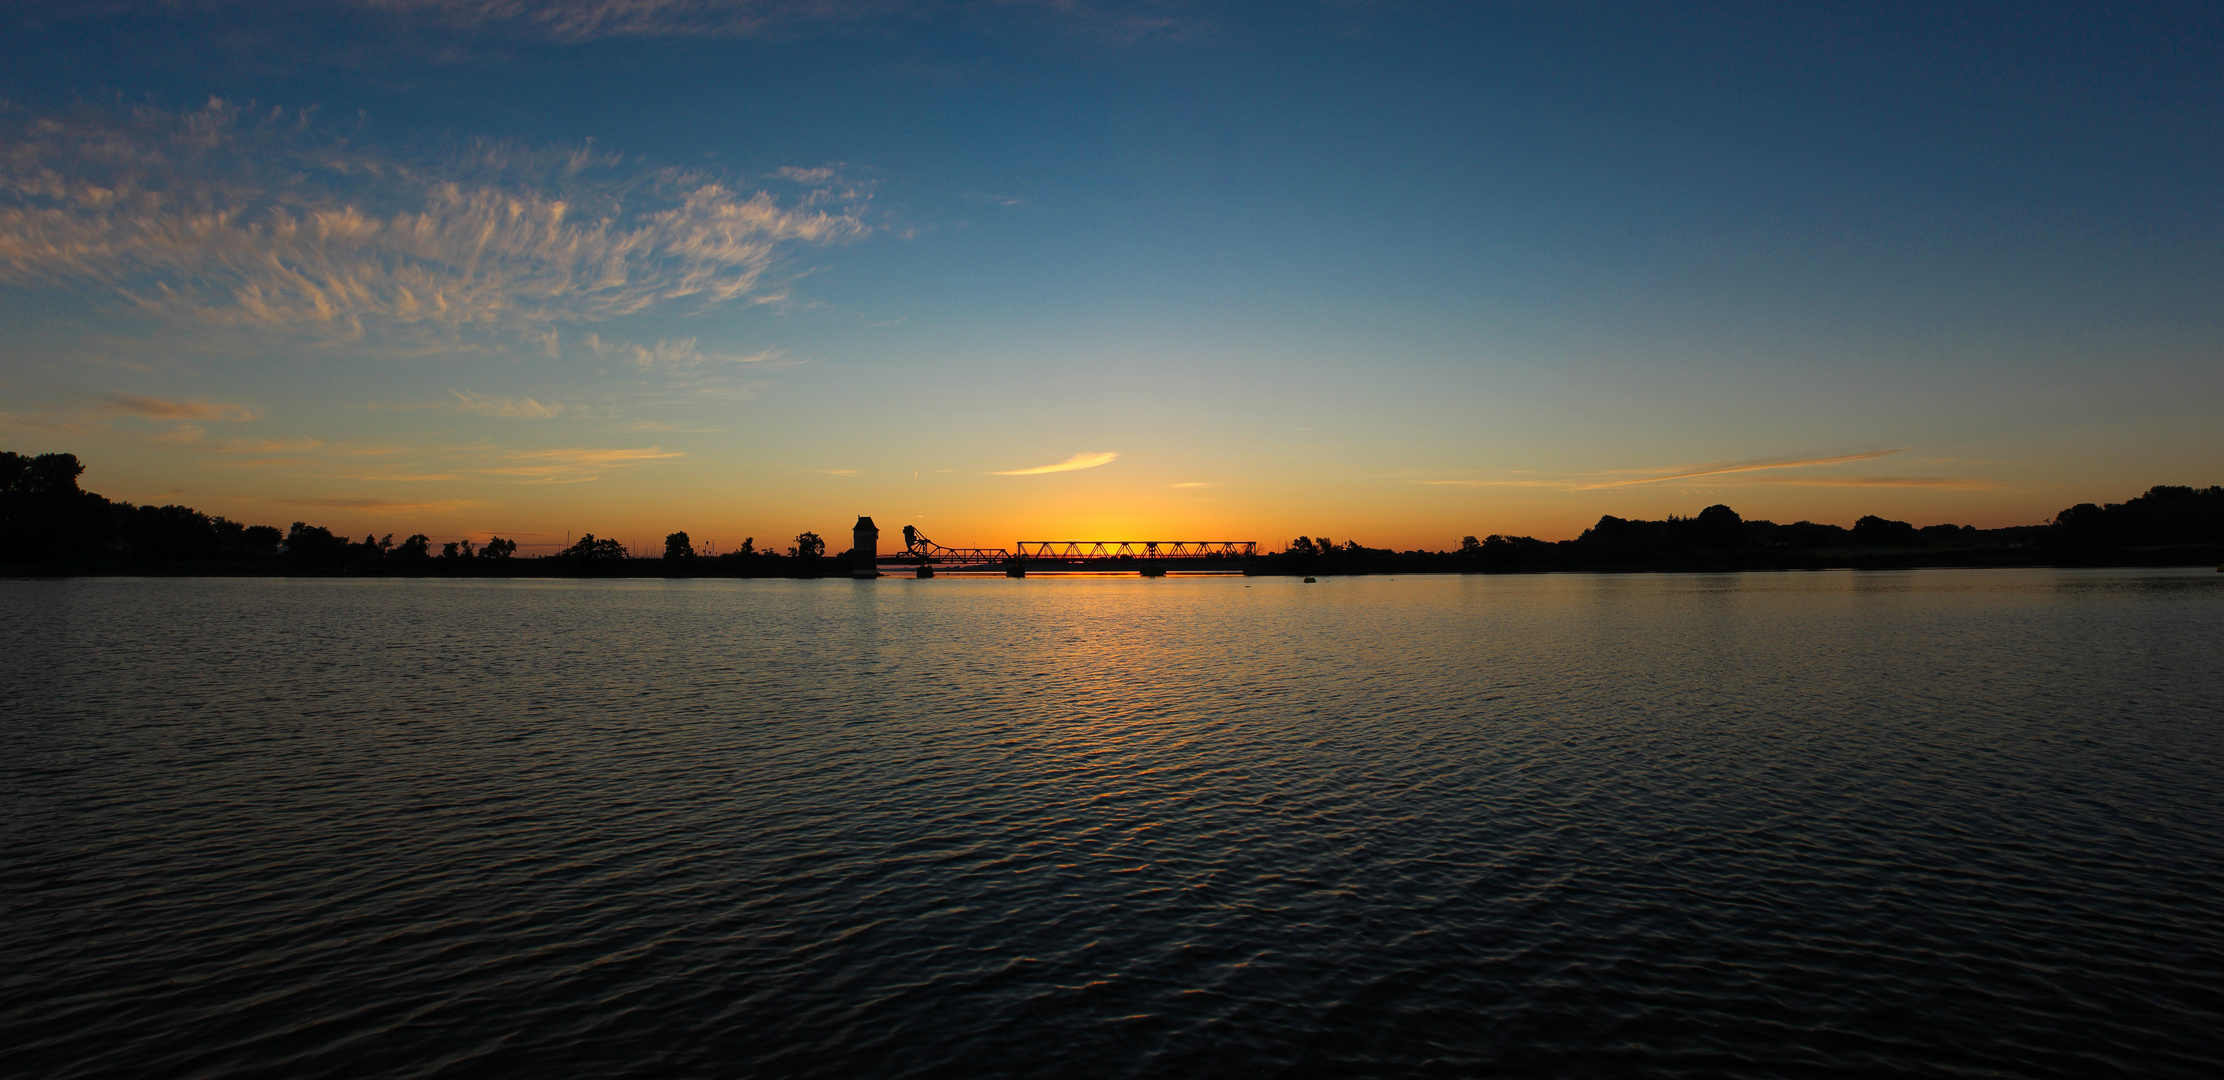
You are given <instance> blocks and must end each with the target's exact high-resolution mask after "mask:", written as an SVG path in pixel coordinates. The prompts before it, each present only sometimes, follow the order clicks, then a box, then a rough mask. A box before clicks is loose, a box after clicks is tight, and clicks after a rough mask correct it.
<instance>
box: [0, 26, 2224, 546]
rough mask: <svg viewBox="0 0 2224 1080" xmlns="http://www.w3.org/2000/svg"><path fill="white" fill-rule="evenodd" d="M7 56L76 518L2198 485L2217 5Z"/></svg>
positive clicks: (2215, 272) (2212, 391)
mask: <svg viewBox="0 0 2224 1080" xmlns="http://www.w3.org/2000/svg"><path fill="white" fill-rule="evenodd" d="M0 31H4V37H0V40H4V41H5V42H6V43H7V44H6V46H5V47H6V49H7V62H6V64H5V65H0V318H4V323H0V325H4V327H5V329H6V332H5V334H0V448H5V449H10V450H15V451H18V452H24V453H44V452H50V451H67V452H73V453H76V454H77V455H78V456H79V457H81V458H82V459H84V460H85V461H86V463H87V465H88V466H89V468H88V471H87V473H86V476H85V478H84V481H83V482H84V484H85V486H86V487H87V488H89V489H91V490H95V491H99V492H101V493H103V494H106V495H108V496H109V497H111V498H118V499H129V500H132V501H137V502H180V503H185V504H187V505H191V506H194V507H197V508H199V509H202V510H204V511H207V512H211V513H221V514H225V515H227V516H231V517H233V518H236V519H240V520H244V521H248V522H251V523H269V524H276V525H280V526H281V527H282V526H284V525H285V524H286V523H288V522H290V521H293V520H297V519H299V520H307V521H309V522H311V523H323V524H328V525H330V526H331V527H333V528H334V529H335V530H337V531H341V532H345V533H349V534H351V535H360V534H362V533H365V532H375V533H381V534H383V533H388V532H392V533H396V534H406V533H413V532H424V533H428V534H430V535H432V536H433V538H434V539H435V540H436V541H438V540H444V539H448V538H453V537H458V536H472V537H484V536H486V535H488V534H489V533H497V534H500V535H503V536H510V537H516V538H519V539H521V540H523V541H525V542H526V545H527V550H528V551H532V550H534V548H533V545H536V544H544V545H545V544H550V543H556V542H561V541H562V540H563V539H564V537H565V535H566V534H567V533H568V534H578V533H581V532H594V533H596V534H598V535H605V536H617V537H620V538H623V539H625V540H628V541H630V542H633V543H635V544H637V545H642V546H648V545H654V544H659V543H660V542H661V538H662V537H663V535H664V534H665V533H667V532H670V531H672V530H675V529H684V530H687V531H688V532H689V533H690V534H691V535H693V536H694V537H695V538H696V539H697V540H698V542H702V541H711V542H716V543H717V544H719V545H720V546H721V547H725V548H730V547H731V546H733V545H734V544H736V543H738V542H739V541H740V540H741V538H742V537H744V536H753V537H755V538H756V539H757V542H758V543H759V544H760V545H761V546H771V545H773V544H785V543H786V542H787V541H788V539H789V538H792V537H793V536H794V535H795V534H796V533H797V532H799V531H801V530H804V529H812V530H816V531H818V532H820V533H823V534H826V535H828V536H829V537H830V538H831V537H835V536H837V535H839V536H841V537H842V538H843V542H842V543H837V544H835V545H833V546H834V547H836V548H839V547H843V546H846V530H847V528H848V526H849V524H850V522H851V521H852V520H853V519H854V518H855V516H856V515H857V514H860V513H865V514H871V515H872V516H873V517H874V518H875V519H876V520H877V521H878V522H879V524H880V525H881V527H882V529H883V532H884V547H885V546H889V545H888V539H889V537H890V536H891V535H892V534H893V533H894V532H895V530H897V529H899V528H900V527H901V526H902V525H904V524H914V525H917V526H919V527H920V528H921V529H922V530H924V531H925V532H927V533H928V534H929V535H931V536H933V537H934V538H935V539H937V540H939V541H941V542H943V543H945V544H952V545H961V544H975V543H982V544H996V545H1003V544H1008V543H1010V542H1012V541H1014V540H1032V539H1065V538H1082V539H1128V538H1137V539H1159V538H1164V539H1191V538H1197V539H1255V540H1259V541H1262V542H1266V543H1270V544H1273V545H1274V546H1277V547H1278V546H1280V544H1281V543H1283V542H1285V541H1287V540H1288V539H1289V538H1290V537H1293V536H1295V535H1298V534H1300V533H1305V534H1311V535H1321V534H1327V535H1330V536H1332V537H1334V538H1336V539H1339V540H1341V539H1345V538H1347V537H1349V538H1356V539H1358V540H1360V541H1361V542H1363V543H1366V544H1369V545H1371V546H1378V547H1379V546H1393V547H1399V548H1409V547H1416V546H1420V547H1429V548H1442V547H1448V546H1452V545H1455V544H1456V543H1457V542H1458V539H1459V537H1460V536H1462V535H1465V534H1476V535H1487V534H1489V533H1511V534H1532V535H1536V536H1538V537H1541V538H1545V539H1559V538H1564V537H1568V536H1573V535H1575V534H1576V533H1577V532H1579V531H1581V530H1582V529H1583V528H1584V527H1585V526H1586V525H1588V524H1589V523H1590V522H1592V521H1594V520H1596V519H1597V518H1598V516H1599V515H1601V514H1607V513H1611V514H1617V515H1621V516H1625V517H1632V516H1642V517H1658V516H1661V515H1664V514H1668V513H1682V514H1689V513H1694V512H1696V511H1697V510H1699V509H1700V508H1701V507H1704V506H1707V505H1709V504H1711V503H1718V502H1720V503H1728V504H1729V505H1731V506H1732V507H1734V508H1736V509H1737V510H1738V511H1739V512H1740V513H1742V514H1744V515H1745V516H1746V517H1748V518H1763V517H1765V518H1772V519H1775V520H1778V521H1791V520H1797V519H1801V518H1806V519H1812V520H1817V521H1832V522H1837V523H1840V524H1850V523H1851V522H1852V520H1853V519H1854V518H1855V517H1857V516H1859V515H1861V514H1865V513H1879V514H1883V515H1886V516H1888V517H1895V518H1902V519H1906V520H1910V521H1913V522H1915V523H1917V524H1931V523H1936V522H1941V521H1952V522H1956V523H1970V524H1976V525H1980V526H1993V525H2006V524H2024V523H2032V522H2037V521H2041V520H2044V519H2046V518H2047V517H2049V516H2051V515H2052V514H2053V513H2054V512H2055V511H2057V510H2059V509H2061V508H2062V507H2064V506H2066V505H2069V504H2071V503H2076V502H2085V501H2121V500H2123V499H2124V498H2127V497H2129V496H2131V495H2134V494H2137V493H2138V492H2139V491H2141V490H2143V489H2144V488H2146V487H2148V486H2150V485H2153V484H2161V483H2169V484H2202V485H2206V484H2211V483H2224V422H2220V421H2219V420H2218V417H2219V416H2220V415H2224V344H2220V343H2224V334H2220V331H2224V197H2220V194H2219V193H2220V191H2224V92H2220V91H2224V7H2220V6H2218V5H2215V4H2202V5H2184V6H2148V5H2134V4H2110V5H2092V6H2079V5H2050V6H2045V7H2044V8H2043V9H2041V8H2039V7H2037V6H2033V5H2025V4H2015V5H2001V6H1987V5H1980V4H1908V5H1890V4H1852V5H1830V4H1798V5H1786V4H1752V5H1743V4H1708V5H1661V4H1643V5H1639V4H1603V3H1581V2H1571V3H1552V2H1542V0H1528V2H1517V3H1503V4H1449V3H1447V4H1431V3H1399V2H1393V0H1381V2H1368V0H1333V2H1303V0H1291V2H1285V3H1272V4H1267V3H1260V4H1176V3H1159V2H1123V3H1096V2H1091V0H1066V2H1059V0H1040V2H1033V0H980V2H966V0H948V2H937V0H928V2H920V3H893V2H876V0H864V2H859V3H840V2H829V0H818V2H761V3H758V2H747V0H726V2H721V0H554V2H550V3H528V2H524V0H329V2H324V3H281V2H275V0H273V2H267V3H266V2H259V0H238V2H230V0H177V2H167V3H165V2H146V3H132V2H124V0H117V2H101V0H93V2H89V3H88V2H82V0H80V2H73V3H58V2H48V0H30V2H23V0H18V2H15V3H11V4H8V5H6V6H5V7H4V8H0ZM899 542H900V541H899ZM544 550H545V549H544Z"/></svg>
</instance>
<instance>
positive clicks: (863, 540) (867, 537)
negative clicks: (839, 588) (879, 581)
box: [849, 514, 880, 578]
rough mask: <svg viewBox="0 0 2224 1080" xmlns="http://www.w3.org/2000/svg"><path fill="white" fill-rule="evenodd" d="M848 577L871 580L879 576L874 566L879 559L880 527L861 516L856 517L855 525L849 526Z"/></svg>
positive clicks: (878, 569) (877, 569)
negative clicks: (849, 553)
mask: <svg viewBox="0 0 2224 1080" xmlns="http://www.w3.org/2000/svg"><path fill="white" fill-rule="evenodd" d="M849 535H850V552H851V555H850V558H851V560H853V561H852V562H851V563H850V570H849V576H851V577H862V578H871V577H879V576H880V568H879V567H878V566H877V565H876V563H877V561H878V560H879V558H880V526H878V525H875V524H873V519H872V518H869V517H866V516H865V515H863V514H859V515H857V524H855V525H853V526H850V530H849Z"/></svg>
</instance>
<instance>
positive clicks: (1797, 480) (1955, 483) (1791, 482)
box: [1750, 476, 1995, 491]
mask: <svg viewBox="0 0 2224 1080" xmlns="http://www.w3.org/2000/svg"><path fill="white" fill-rule="evenodd" d="M1750 482H1751V483H1755V484H1778V485H1782V486H1785V487H1864V488H1940V489H1944V490H1948V491H1991V490H1993V489H1994V487H1995V485H1993V484H1988V483H1986V482H1984V481H1982V480H1974V479H1970V478H1968V477H1959V476H1761V477H1755V478H1754V479H1753V480H1752V481H1750Z"/></svg>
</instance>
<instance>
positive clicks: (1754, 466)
mask: <svg viewBox="0 0 2224 1080" xmlns="http://www.w3.org/2000/svg"><path fill="white" fill-rule="evenodd" d="M1905 449H1906V447H1896V448H1894V449H1891V450H1870V451H1866V452H1864V453H1859V454H1841V455H1839V456H1837V457H1822V458H1796V459H1778V460H1767V461H1731V462H1723V463H1721V464H1718V465H1701V466H1697V467H1695V468H1690V469H1684V470H1680V471H1675V472H1670V473H1667V474H1665V475H1662V476H1644V477H1639V478H1637V479H1634V480H1609V481H1605V482H1603V483H1595V484H1583V485H1580V486H1578V487H1577V488H1576V490H1578V491H1592V490H1596V489H1598V488H1616V487H1632V486H1635V485H1638V484H1662V483H1667V482H1668V481H1671V480H1696V479H1699V478H1700V477H1706V476H1728V475H1732V474H1735V473H1748V472H1762V471H1765V470H1769V469H1801V468H1808V467H1810V466H1816V465H1843V464H1845V463H1847V462H1852V461H1873V460H1875V459H1877V458H1880V457H1885V456H1888V455H1891V454H1897V453H1899V452H1900V451H1902V450H1905Z"/></svg>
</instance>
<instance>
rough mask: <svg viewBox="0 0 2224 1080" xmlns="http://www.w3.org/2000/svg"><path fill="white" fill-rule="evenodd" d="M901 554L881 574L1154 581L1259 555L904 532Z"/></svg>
mask: <svg viewBox="0 0 2224 1080" xmlns="http://www.w3.org/2000/svg"><path fill="white" fill-rule="evenodd" d="M903 535H904V549H903V550H902V551H897V552H890V553H887V554H882V555H878V556H876V557H875V559H874V561H875V562H876V563H878V564H879V566H880V567H881V568H882V569H885V570H902V569H908V570H912V571H914V572H916V573H917V574H918V575H919V576H920V577H933V576H934V573H935V571H937V570H943V571H955V572H972V573H986V572H997V571H1001V572H1003V573H1005V574H1008V575H1011V576H1013V577H1024V576H1025V575H1026V574H1027V573H1028V572H1029V571H1035V572H1038V573H1041V572H1050V573H1056V572H1065V573H1106V572H1118V571H1122V570H1133V571H1135V572H1137V573H1139V574H1142V575H1144V576H1145V577H1157V576H1159V575H1161V574H1164V573H1166V572H1167V571H1168V570H1185V571H1214V570H1217V571H1221V572H1224V573H1240V572H1241V571H1242V570H1243V568H1244V566H1245V565H1246V564H1248V563H1249V562H1250V560H1251V557H1252V556H1253V555H1255V554H1257V553H1258V548H1259V544H1258V541H1256V540H1021V541H1018V542H1017V543H1014V544H1013V545H1012V546H1011V547H1009V548H950V547H943V546H942V545H940V544H937V543H935V542H934V541H932V540H929V539H927V535H926V534H925V533H922V532H920V531H919V530H918V529H917V528H916V527H914V526H910V525H906V526H904V531H903Z"/></svg>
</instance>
